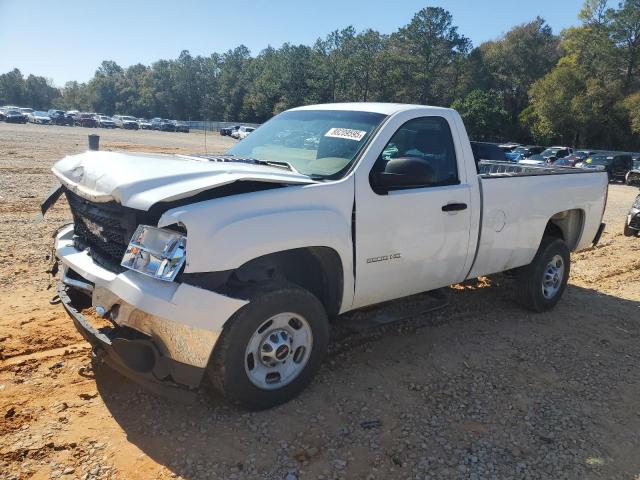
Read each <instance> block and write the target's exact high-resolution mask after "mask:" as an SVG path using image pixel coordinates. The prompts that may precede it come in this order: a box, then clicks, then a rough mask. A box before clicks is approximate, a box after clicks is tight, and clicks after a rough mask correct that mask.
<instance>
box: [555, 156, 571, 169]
mask: <svg viewBox="0 0 640 480" xmlns="http://www.w3.org/2000/svg"><path fill="white" fill-rule="evenodd" d="M553 166H554V167H572V168H573V167H575V166H576V161H575V159H574V158H571V155H569V156H568V157H564V158H559V159H557V160H556V161H555V162H553Z"/></svg>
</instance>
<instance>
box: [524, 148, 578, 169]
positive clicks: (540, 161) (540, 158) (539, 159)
mask: <svg viewBox="0 0 640 480" xmlns="http://www.w3.org/2000/svg"><path fill="white" fill-rule="evenodd" d="M572 153H573V149H572V148H569V147H549V148H547V149H546V150H544V151H543V152H541V153H538V154H536V155H531V156H530V157H529V158H525V159H524V160H520V162H519V163H524V164H525V165H544V164H552V163H553V162H555V161H556V160H557V159H559V158H564V157H568V156H569V155H571V154H572Z"/></svg>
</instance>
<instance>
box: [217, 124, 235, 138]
mask: <svg viewBox="0 0 640 480" xmlns="http://www.w3.org/2000/svg"><path fill="white" fill-rule="evenodd" d="M239 128H240V125H234V126H232V127H223V128H221V129H220V135H222V136H223V137H224V136H228V137H230V136H231V134H232V133H233V132H235V131H236V130H238V129H239Z"/></svg>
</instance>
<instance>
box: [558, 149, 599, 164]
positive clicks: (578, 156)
mask: <svg viewBox="0 0 640 480" xmlns="http://www.w3.org/2000/svg"><path fill="white" fill-rule="evenodd" d="M591 155H593V152H592V151H586V150H578V151H576V152H573V153H572V154H571V155H568V156H566V157H564V158H562V159H558V160H556V161H555V163H554V165H558V162H559V161H560V160H563V163H562V165H564V166H570V167H581V166H582V163H584V162H585V161H586V160H587V159H588V158H589V157H591Z"/></svg>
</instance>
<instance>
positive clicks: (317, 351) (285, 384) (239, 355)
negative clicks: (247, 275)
mask: <svg viewBox="0 0 640 480" xmlns="http://www.w3.org/2000/svg"><path fill="white" fill-rule="evenodd" d="M242 297H243V298H248V300H249V303H248V304H247V305H245V306H244V307H242V308H241V309H240V310H239V311H238V312H236V314H235V315H233V317H232V318H231V319H229V321H228V322H227V324H226V325H225V328H224V331H223V332H222V336H221V338H220V340H219V341H218V344H217V345H216V349H215V351H214V353H213V356H212V361H211V362H210V364H209V367H208V369H207V372H208V374H209V378H210V379H211V381H212V383H213V386H214V388H216V389H217V390H218V391H219V392H221V393H222V394H223V396H224V397H225V399H226V400H227V401H229V402H230V403H233V404H238V405H241V406H243V407H245V408H249V409H252V410H260V409H264V408H270V407H273V406H275V405H279V404H281V403H284V402H286V401H288V400H290V399H291V398H293V397H295V396H296V395H297V394H298V393H300V392H301V391H302V390H303V389H304V388H305V387H306V386H307V385H308V384H309V382H310V381H311V380H312V379H313V377H314V376H315V374H316V373H317V371H318V369H319V367H320V363H321V362H322V359H323V357H324V354H325V352H326V348H327V343H328V339H329V324H328V320H327V315H326V313H325V310H324V307H323V306H322V304H321V303H320V301H319V300H318V299H317V298H316V297H315V296H314V295H312V294H311V293H309V292H308V291H306V290H304V289H303V288H300V287H298V286H296V285H292V284H288V283H279V284H269V285H266V286H261V287H257V288H252V289H251V290H250V291H248V292H242Z"/></svg>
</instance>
